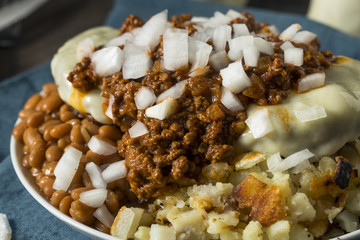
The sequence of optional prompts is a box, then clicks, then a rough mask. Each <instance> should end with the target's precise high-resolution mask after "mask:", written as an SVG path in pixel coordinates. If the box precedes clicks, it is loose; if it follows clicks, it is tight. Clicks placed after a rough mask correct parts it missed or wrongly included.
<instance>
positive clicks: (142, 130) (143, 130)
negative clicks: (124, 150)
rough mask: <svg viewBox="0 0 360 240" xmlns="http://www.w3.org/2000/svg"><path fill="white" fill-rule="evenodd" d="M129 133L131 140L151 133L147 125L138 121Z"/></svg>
mask: <svg viewBox="0 0 360 240" xmlns="http://www.w3.org/2000/svg"><path fill="white" fill-rule="evenodd" d="M128 131H129V135H130V137H131V138H137V137H140V136H142V135H145V134H147V133H149V130H148V129H147V127H146V126H145V124H144V123H142V122H140V121H137V122H136V123H135V124H134V125H133V126H132V127H131V128H129V130H128Z"/></svg>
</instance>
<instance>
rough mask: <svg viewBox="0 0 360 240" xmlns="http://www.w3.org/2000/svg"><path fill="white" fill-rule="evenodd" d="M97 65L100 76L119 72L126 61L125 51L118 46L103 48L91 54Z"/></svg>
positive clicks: (93, 61)
mask: <svg viewBox="0 0 360 240" xmlns="http://www.w3.org/2000/svg"><path fill="white" fill-rule="evenodd" d="M90 59H91V62H92V63H93V64H94V66H95V72H96V74H97V75H99V76H100V77H106V76H109V75H112V74H114V73H116V72H119V71H120V69H121V66H122V64H123V61H124V53H123V51H121V49H120V48H118V47H108V48H102V49H100V50H98V51H96V52H93V53H92V54H91V55H90Z"/></svg>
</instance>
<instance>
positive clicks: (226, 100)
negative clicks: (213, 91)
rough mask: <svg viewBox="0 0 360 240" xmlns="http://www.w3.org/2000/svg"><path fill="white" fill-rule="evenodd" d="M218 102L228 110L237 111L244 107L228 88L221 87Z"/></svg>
mask: <svg viewBox="0 0 360 240" xmlns="http://www.w3.org/2000/svg"><path fill="white" fill-rule="evenodd" d="M220 102H221V103H222V104H223V105H224V106H225V107H226V108H227V109H229V110H231V111H234V112H237V111H241V110H243V109H244V107H243V105H242V104H241V102H240V100H239V98H238V97H237V96H236V95H235V94H233V93H232V92H231V91H230V90H228V89H226V88H224V87H223V88H222V90H221V100H220Z"/></svg>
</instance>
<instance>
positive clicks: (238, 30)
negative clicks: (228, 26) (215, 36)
mask: <svg viewBox="0 0 360 240" xmlns="http://www.w3.org/2000/svg"><path fill="white" fill-rule="evenodd" d="M232 27H233V29H234V38H237V37H241V36H246V35H250V32H249V29H248V27H247V26H246V24H245V23H234V24H233V25H232Z"/></svg>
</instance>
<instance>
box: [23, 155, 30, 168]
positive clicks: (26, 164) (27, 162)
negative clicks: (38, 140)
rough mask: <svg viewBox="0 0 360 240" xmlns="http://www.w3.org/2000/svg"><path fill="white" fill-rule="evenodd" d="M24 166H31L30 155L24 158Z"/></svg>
mask: <svg viewBox="0 0 360 240" xmlns="http://www.w3.org/2000/svg"><path fill="white" fill-rule="evenodd" d="M22 166H23V167H25V168H27V167H30V166H29V155H26V156H24V158H23V160H22Z"/></svg>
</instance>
